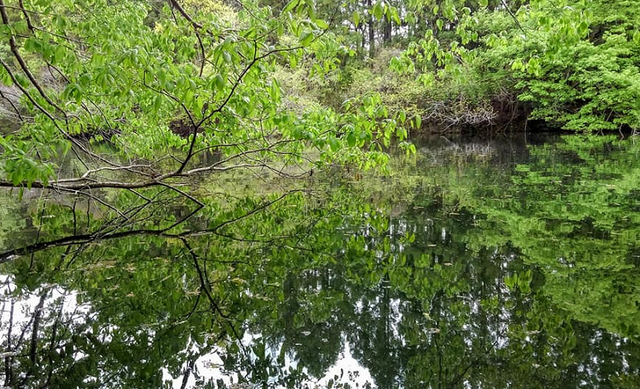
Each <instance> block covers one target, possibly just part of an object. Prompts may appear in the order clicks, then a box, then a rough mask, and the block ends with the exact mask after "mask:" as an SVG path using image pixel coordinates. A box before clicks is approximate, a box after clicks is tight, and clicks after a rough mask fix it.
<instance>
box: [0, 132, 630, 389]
mask: <svg viewBox="0 0 640 389" xmlns="http://www.w3.org/2000/svg"><path fill="white" fill-rule="evenodd" d="M416 145H417V148H418V153H417V155H416V156H403V155H401V154H398V155H395V156H393V157H392V159H391V161H390V167H389V172H388V174H386V175H377V174H374V173H370V172H367V173H361V172H355V171H350V170H338V169H336V170H334V171H330V172H328V173H321V174H316V175H314V176H312V177H309V178H307V179H303V180H297V181H292V182H283V181H282V180H275V179H272V178H268V177H263V176H257V177H256V176H242V175H240V176H237V175H235V176H228V177H221V178H219V179H215V180H211V181H207V182H200V183H197V184H194V185H197V186H198V187H197V189H196V191H197V193H198V194H199V195H200V196H201V197H202V198H204V199H206V200H205V201H204V204H205V208H203V209H201V210H199V211H198V212H197V213H194V214H193V215H192V214H191V212H192V209H193V208H192V207H191V205H190V204H188V202H185V200H184V198H180V197H179V196H178V197H171V196H168V195H167V194H166V193H165V192H163V191H161V190H156V192H154V193H151V192H148V193H145V197H146V198H148V199H150V200H153V201H150V202H148V203H145V204H138V203H136V201H138V200H136V199H139V197H137V196H135V195H133V194H130V193H117V194H116V193H109V192H100V193H96V198H97V199H99V198H102V199H108V200H109V201H110V203H112V204H121V205H122V204H126V205H127V207H128V208H126V211H118V212H119V213H122V214H121V215H120V214H114V211H113V210H110V209H107V208H105V207H103V206H101V205H100V204H96V200H95V199H93V200H92V199H86V198H74V197H71V196H68V195H61V194H55V193H54V194H43V193H41V192H37V191H26V192H25V193H23V194H22V201H20V200H19V196H18V195H19V194H18V193H8V192H3V193H2V194H1V195H0V202H2V206H1V207H0V252H2V253H4V254H2V255H1V256H0V258H1V259H0V282H2V286H1V287H0V288H1V291H2V293H1V295H2V297H1V298H0V299H1V300H0V306H1V309H2V311H1V315H2V316H1V318H0V336H1V338H2V340H1V342H2V343H1V348H2V350H1V351H0V354H1V355H2V359H3V360H4V362H3V363H2V364H0V380H2V381H0V382H4V385H5V386H6V387H11V388H23V387H24V388H36V387H38V388H41V387H49V388H236V389H239V388H243V389H246V388H384V389H387V388H389V389H390V388H438V389H440V388H443V389H444V388H507V387H509V388H581V387H584V388H614V387H615V388H637V387H640V327H639V326H640V307H639V304H640V267H639V266H640V187H639V185H638V183H639V182H640V158H639V157H640V142H638V140H637V139H633V138H632V139H619V138H618V137H614V136H563V137H560V136H555V135H554V136H550V135H549V136H545V135H537V136H533V135H531V134H528V135H526V136H525V135H523V134H521V135H514V136H504V135H500V136H494V137H475V138H474V137H468V136H467V137H456V138H453V137H444V136H436V137H433V138H430V139H425V140H423V141H417V142H416ZM185 216H186V217H185ZM183 218H184V219H186V222H185V223H182V224H181V225H179V226H175V227H173V224H174V223H175V221H176V220H182V219H183ZM114 220H118V223H115V222H114ZM163 226H164V227H165V228H163ZM152 227H157V228H156V229H154V228H152ZM159 230H161V231H163V232H162V233H156V232H153V231H159ZM20 247H27V248H28V249H27V250H26V251H19V252H12V251H11V250H13V249H15V248H20Z"/></svg>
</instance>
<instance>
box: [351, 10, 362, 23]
mask: <svg viewBox="0 0 640 389" xmlns="http://www.w3.org/2000/svg"><path fill="white" fill-rule="evenodd" d="M352 19H353V24H354V25H355V26H356V27H358V26H359V25H360V14H359V13H358V12H354V13H353V16H352Z"/></svg>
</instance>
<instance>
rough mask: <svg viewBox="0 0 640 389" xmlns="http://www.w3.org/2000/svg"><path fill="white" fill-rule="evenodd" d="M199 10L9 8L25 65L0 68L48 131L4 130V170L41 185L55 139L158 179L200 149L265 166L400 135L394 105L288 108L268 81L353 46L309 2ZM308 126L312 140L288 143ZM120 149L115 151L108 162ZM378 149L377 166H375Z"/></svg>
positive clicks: (131, 5)
mask: <svg viewBox="0 0 640 389" xmlns="http://www.w3.org/2000/svg"><path fill="white" fill-rule="evenodd" d="M172 4H173V3H172ZM380 4H382V3H380ZM201 5H202V4H199V3H194V2H193V1H191V0H186V1H185V2H184V4H182V5H181V2H179V1H178V2H175V4H173V5H171V4H163V5H158V6H157V7H156V6H154V8H152V9H151V8H147V7H146V6H145V4H143V3H140V2H138V1H123V2H118V3H117V4H111V3H110V2H108V1H106V0H96V1H81V2H73V3H68V2H64V1H55V2H51V3H46V4H44V3H42V2H38V1H35V0H34V1H26V2H25V7H27V9H28V10H29V11H32V12H33V13H34V14H38V13H42V14H51V15H52V16H51V17H42V18H34V19H33V20H30V22H31V23H32V25H35V26H36V27H37V28H33V29H29V28H27V27H28V26H26V24H25V25H24V26H23V25H22V24H24V23H23V21H21V20H20V18H18V17H15V18H14V16H15V15H13V14H12V15H10V17H9V19H8V22H7V23H8V24H7V25H6V27H7V29H6V30H7V31H5V33H4V34H5V35H4V36H5V38H6V39H9V37H12V39H13V40H15V42H16V49H17V50H18V51H17V52H16V53H17V54H15V55H14V56H15V60H16V61H17V62H20V60H22V59H24V58H21V57H25V58H26V59H27V61H25V65H24V66H23V65H20V66H17V67H16V66H14V65H9V64H7V65H6V66H4V67H0V69H1V71H2V74H0V76H1V79H2V80H3V82H4V83H5V85H8V86H9V85H12V84H14V83H17V85H18V86H19V87H21V88H22V89H23V92H24V96H23V98H22V104H21V106H20V107H19V109H20V110H22V109H24V110H26V111H28V113H29V115H30V116H33V117H35V118H36V119H35V121H36V122H37V123H44V125H42V126H39V127H38V131H45V133H44V134H42V135H41V136H39V137H36V133H35V132H34V131H27V130H26V126H25V130H20V131H18V132H17V133H16V134H15V135H14V136H12V137H6V138H4V139H3V148H4V149H5V150H6V152H5V153H4V154H3V158H4V159H6V161H5V162H1V163H2V164H3V165H2V166H4V168H3V170H4V176H5V178H7V179H8V180H9V181H11V182H12V183H13V184H14V185H16V184H21V183H23V182H25V183H26V184H27V185H30V184H31V183H32V182H35V181H43V182H46V181H47V180H48V179H49V178H51V176H53V174H52V172H53V170H51V169H52V167H53V166H55V164H56V163H58V153H57V152H56V151H50V152H48V153H43V152H42V150H40V149H41V148H43V147H46V148H50V147H51V145H57V144H58V143H66V145H65V146H56V148H61V149H64V150H66V149H68V148H69V147H73V149H74V151H76V152H77V151H78V150H81V152H82V153H83V154H89V155H93V154H94V151H93V150H92V147H93V146H90V145H84V144H83V141H84V139H85V138H89V139H94V140H95V139H101V140H102V139H104V140H107V141H109V142H111V143H112V144H113V146H114V148H113V149H112V150H111V151H110V153H111V156H109V157H108V158H107V159H104V158H102V159H101V158H100V157H97V156H94V157H96V159H97V160H98V164H99V165H104V164H106V165H112V166H111V167H110V169H111V168H112V167H113V166H115V165H117V164H118V163H119V161H117V159H119V158H123V159H128V160H132V159H138V158H140V159H143V160H145V161H147V164H148V165H149V166H150V168H151V170H153V171H154V175H156V176H159V175H163V174H167V173H171V172H172V171H173V172H174V173H175V172H180V173H182V170H184V169H188V168H193V166H190V165H189V162H190V161H191V159H192V157H193V155H194V154H196V153H200V152H203V150H212V149H215V148H220V149H219V152H221V153H222V155H223V156H225V157H227V158H230V159H229V160H230V161H231V160H233V161H234V162H236V164H240V161H241V160H243V159H244V158H245V157H247V156H249V155H251V154H253V153H257V154H259V155H260V156H261V162H260V163H262V164H270V163H273V162H274V161H275V160H276V159H278V155H289V154H291V156H292V157H293V156H295V157H296V158H300V157H301V153H302V152H303V150H304V148H305V147H308V146H311V145H316V146H318V145H327V144H329V143H327V142H330V144H331V145H332V146H331V147H330V149H331V150H332V152H333V153H336V152H338V151H339V150H338V149H342V148H356V147H357V148H361V147H363V146H364V143H363V142H364V140H371V139H373V138H375V137H377V136H378V135H377V134H386V135H385V136H384V139H388V138H389V137H388V134H392V133H395V132H396V125H395V121H394V120H393V119H391V118H387V117H386V116H388V115H387V114H386V112H380V113H379V115H377V116H376V115H366V116H357V115H355V116H346V117H343V118H340V119H337V118H336V113H334V112H332V111H330V110H323V109H321V108H319V107H312V108H309V109H308V111H309V112H303V113H300V112H290V111H288V107H287V106H286V105H285V104H286V103H287V101H284V100H285V99H283V96H284V94H283V92H282V87H281V85H280V83H279V81H278V80H277V79H275V78H274V72H275V69H276V65H277V64H290V65H291V66H292V67H295V66H296V65H297V64H298V63H299V62H301V61H305V60H308V59H309V58H314V60H313V61H314V62H313V64H312V65H310V68H311V69H312V74H311V76H312V77H324V75H325V74H327V73H328V72H331V71H335V70H336V69H337V67H338V66H339V64H340V59H339V57H340V56H341V55H345V54H348V52H349V50H348V49H347V48H345V47H343V46H341V45H340V44H339V43H336V39H335V38H334V36H333V35H332V33H331V32H328V31H327V30H328V29H329V25H328V23H327V22H326V21H325V20H322V19H320V18H319V17H318V16H317V14H316V10H315V5H314V4H313V2H302V1H292V2H290V3H288V4H287V5H286V6H285V8H284V10H283V12H281V13H280V14H279V15H278V17H273V15H272V13H271V9H269V8H268V7H259V6H257V5H255V4H246V6H245V7H244V8H243V9H241V10H239V11H237V12H236V11H234V10H232V9H231V8H229V7H226V6H224V5H222V3H218V2H216V1H211V2H207V3H206V4H204V5H202V7H200V6H201ZM380 7H382V5H379V8H380ZM380 9H382V8H380ZM377 12H378V11H377ZM174 16H178V17H174ZM14 19H15V20H14ZM25 28H26V30H25ZM12 29H13V30H16V31H17V30H20V31H21V34H22V35H16V34H15V32H13V30H12ZM78 37H82V38H81V39H80V38H78ZM20 52H23V54H20ZM19 59H20V60H19ZM41 69H49V73H50V76H48V78H42V80H39V81H36V84H34V81H33V80H32V79H31V78H32V77H30V76H29V74H27V72H30V73H32V74H38V72H40V71H41ZM37 78H39V77H36V79H37ZM377 103H378V104H380V105H381V102H380V101H378V102H377ZM380 109H382V108H380ZM311 111H313V112H311ZM383 113H384V114H383ZM311 117H313V118H314V119H313V120H316V121H317V122H318V123H325V122H326V123H329V122H333V123H337V122H340V125H339V126H324V132H322V133H319V132H316V131H310V130H308V129H302V130H301V129H300V128H299V127H301V126H308V127H313V126H316V127H322V126H323V124H318V123H309V122H308V120H309V118H311ZM350 120H354V122H353V123H349V121H350ZM366 120H369V121H371V123H368V124H367V123H365V122H364V121H366ZM47 122H49V123H47ZM303 123H304V124H303ZM316 124H317V125H316ZM344 125H352V126H354V128H359V129H362V130H358V131H359V132H358V135H357V139H358V140H357V141H354V139H353V135H349V136H347V137H346V138H344V139H345V140H346V142H343V141H342V134H341V132H340V131H341V129H340V127H341V126H344ZM301 131H302V132H305V133H306V135H305V136H304V137H300V136H297V135H294V137H293V138H289V139H283V138H282V137H283V136H288V135H291V134H298V133H300V132H301ZM399 133H400V134H402V132H399ZM76 138H79V139H80V140H77V139H76ZM298 141H300V142H299V143H297V142H298ZM42 142H46V144H45V143H42ZM388 143H389V142H388V141H386V142H385V144H388ZM336 146H339V147H336ZM323 147H324V146H323ZM83 148H86V149H83ZM51 150H54V149H51ZM56 150H57V149H56ZM251 150H260V151H259V152H258V151H251ZM21 153H22V154H24V158H23V157H22V156H21V155H20V154H21ZM342 154H343V156H344V157H347V156H350V157H347V158H344V161H345V162H347V161H348V160H349V158H352V157H353V158H355V159H356V160H357V161H358V162H359V163H360V162H362V163H364V162H363V161H364V159H366V158H367V154H366V153H362V152H361V151H360V150H352V151H349V152H345V153H342ZM113 155H117V157H116V158H115V159H116V160H115V161H110V159H111V157H113ZM372 155H373V158H374V159H375V160H376V161H377V162H375V163H374V164H378V162H381V160H380V158H379V157H378V155H377V154H372ZM356 156H357V157H356ZM8 161H11V162H8ZM253 162H254V163H255V161H253ZM114 164H115V165H114ZM40 165H42V166H47V167H46V168H40V167H38V166H40ZM188 165H189V166H188ZM103 167H106V166H103ZM85 169H89V170H91V169H90V167H88V166H86V167H85ZM98 170H101V168H100V167H98ZM67 178H72V177H67Z"/></svg>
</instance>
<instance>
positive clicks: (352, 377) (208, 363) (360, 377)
mask: <svg viewBox="0 0 640 389" xmlns="http://www.w3.org/2000/svg"><path fill="white" fill-rule="evenodd" d="M259 339H260V336H259V335H252V334H249V333H247V334H245V336H244V338H243V339H242V344H243V346H244V347H245V349H247V350H250V347H251V346H252V345H253V344H254V342H255V341H256V340H259ZM342 344H343V347H342V351H341V352H340V355H339V357H338V360H336V362H335V363H334V364H333V366H331V367H330V368H329V369H327V371H326V372H325V374H324V376H323V377H320V378H318V379H315V380H309V381H306V382H301V383H300V387H310V388H315V387H319V388H325V387H328V385H329V384H332V385H333V386H334V387H335V386H336V385H337V384H339V383H342V384H347V383H348V384H350V385H352V387H353V386H355V387H359V388H367V387H372V388H373V387H375V384H374V381H373V377H371V373H369V370H368V369H367V368H365V367H363V366H362V365H361V364H360V363H359V362H358V361H357V360H356V359H355V358H353V355H352V353H351V345H350V344H349V342H348V341H347V340H346V338H345V337H344V336H343V337H342ZM194 347H195V346H194ZM280 347H282V344H280V345H279V346H278V347H277V348H276V347H270V348H269V349H268V352H269V353H270V354H271V356H272V357H273V358H275V357H276V356H277V355H278V354H279V352H280V350H279V348H280ZM252 354H253V353H252ZM252 358H253V359H255V358H256V356H255V354H253V355H252ZM297 364H298V361H297V360H295V358H292V357H291V356H290V355H286V356H285V361H284V365H283V366H282V369H283V370H284V371H287V370H289V368H296V367H297ZM187 368H188V366H187V364H186V363H185V364H184V366H183V370H185V369H187ZM194 368H195V369H197V371H198V373H199V374H200V376H201V377H203V378H205V379H207V380H208V379H211V380H213V381H216V382H217V381H219V380H220V381H222V382H224V384H225V385H227V386H231V387H232V385H233V384H234V383H235V384H238V381H239V377H240V376H241V375H246V374H247V372H246V371H239V372H232V373H230V372H228V371H225V369H224V368H223V361H222V358H221V357H220V354H218V353H210V354H207V355H204V356H202V357H200V358H198V359H197V360H196V362H195V364H194ZM305 373H306V369H305ZM162 378H163V381H165V382H171V383H172V387H173V388H175V389H180V388H183V387H184V386H183V379H184V377H183V376H180V377H172V376H171V375H170V374H169V372H168V371H167V370H166V369H163V371H162ZM276 379H277V377H273V379H272V380H271V381H270V382H268V385H269V387H270V388H274V389H276V388H278V389H279V388H284V386H282V385H277V383H276ZM195 384H196V380H195V378H194V377H193V375H189V378H188V380H187V385H186V388H195ZM236 387H237V388H242V389H244V388H245V387H246V388H247V389H248V388H254V387H257V386H256V385H251V384H248V385H246V386H241V385H238V386H236Z"/></svg>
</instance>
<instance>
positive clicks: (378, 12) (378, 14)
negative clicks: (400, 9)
mask: <svg viewBox="0 0 640 389" xmlns="http://www.w3.org/2000/svg"><path fill="white" fill-rule="evenodd" d="M373 16H375V18H376V19H377V20H382V16H384V7H383V5H382V3H376V5H374V6H373Z"/></svg>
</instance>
